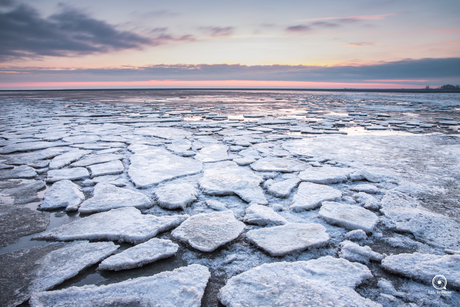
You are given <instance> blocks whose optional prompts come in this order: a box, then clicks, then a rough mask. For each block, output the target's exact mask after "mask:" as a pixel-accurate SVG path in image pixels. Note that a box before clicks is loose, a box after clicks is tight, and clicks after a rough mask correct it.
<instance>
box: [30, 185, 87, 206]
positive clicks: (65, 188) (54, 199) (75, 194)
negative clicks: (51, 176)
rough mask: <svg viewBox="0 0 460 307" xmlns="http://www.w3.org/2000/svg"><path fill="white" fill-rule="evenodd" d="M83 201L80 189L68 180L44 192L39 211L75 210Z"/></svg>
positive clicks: (83, 196) (83, 197)
mask: <svg viewBox="0 0 460 307" xmlns="http://www.w3.org/2000/svg"><path fill="white" fill-rule="evenodd" d="M84 200H85V195H84V194H83V192H82V191H81V189H80V187H79V186H78V185H76V184H75V183H73V182H72V181H70V180H62V181H58V182H56V183H54V184H53V186H52V187H51V188H50V189H49V190H48V191H46V192H45V198H44V199H43V201H42V203H41V204H40V206H39V208H40V209H41V210H54V209H58V208H66V211H73V210H77V209H78V206H79V205H80V204H81V203H82V201H84Z"/></svg>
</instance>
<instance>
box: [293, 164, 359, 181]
mask: <svg viewBox="0 0 460 307" xmlns="http://www.w3.org/2000/svg"><path fill="white" fill-rule="evenodd" d="M354 171H355V169H349V168H341V167H333V166H323V167H309V168H307V169H306V170H304V171H303V172H300V173H299V178H300V179H301V180H303V181H309V182H314V183H322V184H333V183H340V182H345V181H347V180H348V176H349V175H350V173H352V172H354Z"/></svg>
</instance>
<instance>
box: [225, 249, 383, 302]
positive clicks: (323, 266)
mask: <svg viewBox="0 0 460 307" xmlns="http://www.w3.org/2000/svg"><path fill="white" fill-rule="evenodd" d="M337 276H340V278H337ZM371 277H372V274H371V272H370V271H369V269H368V268H367V267H366V266H364V265H362V264H360V263H353V262H349V261H348V260H345V259H337V258H332V257H331V256H326V257H322V258H319V259H316V260H310V261H297V262H290V263H288V262H278V263H271V264H263V265H261V266H258V267H255V268H253V269H251V270H249V271H246V272H244V273H241V274H239V275H237V276H234V277H232V278H230V279H229V280H228V282H227V284H226V285H225V286H224V287H223V288H222V289H221V290H220V291H219V300H220V301H221V302H222V303H223V304H224V305H225V306H260V307H262V306H341V307H345V306H347V307H348V306H356V307H361V306H381V305H380V304H377V303H375V302H373V301H371V300H369V299H366V298H364V297H362V296H360V295H359V294H358V293H357V292H355V291H354V288H355V287H356V286H357V285H359V284H360V283H362V282H363V281H364V280H365V279H368V278H371Z"/></svg>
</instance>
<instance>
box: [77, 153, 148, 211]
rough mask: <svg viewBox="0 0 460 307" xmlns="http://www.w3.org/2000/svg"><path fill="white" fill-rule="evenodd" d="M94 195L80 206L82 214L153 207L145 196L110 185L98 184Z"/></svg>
mask: <svg viewBox="0 0 460 307" xmlns="http://www.w3.org/2000/svg"><path fill="white" fill-rule="evenodd" d="M117 161H118V160H117ZM93 195H94V196H93V197H91V198H90V199H87V200H86V201H84V202H83V203H82V204H81V205H80V208H79V209H78V211H79V212H80V213H84V214H89V213H95V212H101V211H107V210H110V209H115V208H121V207H136V208H150V207H151V206H152V205H153V204H152V202H151V200H150V199H149V198H148V197H147V196H145V195H144V194H142V193H140V192H136V191H131V190H128V189H124V188H118V187H116V186H114V185H112V184H109V183H98V184H96V186H95V187H94V191H93Z"/></svg>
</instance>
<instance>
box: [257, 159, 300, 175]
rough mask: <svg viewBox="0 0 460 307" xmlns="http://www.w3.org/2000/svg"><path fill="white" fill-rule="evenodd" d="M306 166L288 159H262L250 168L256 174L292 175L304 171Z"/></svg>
mask: <svg viewBox="0 0 460 307" xmlns="http://www.w3.org/2000/svg"><path fill="white" fill-rule="evenodd" d="M305 167H306V164H305V163H303V162H301V161H299V160H296V159H290V158H262V159H259V160H257V161H256V162H254V163H252V164H251V168H252V169H253V170H255V171H258V172H282V173H292V172H298V171H302V170H304V169H305Z"/></svg>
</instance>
